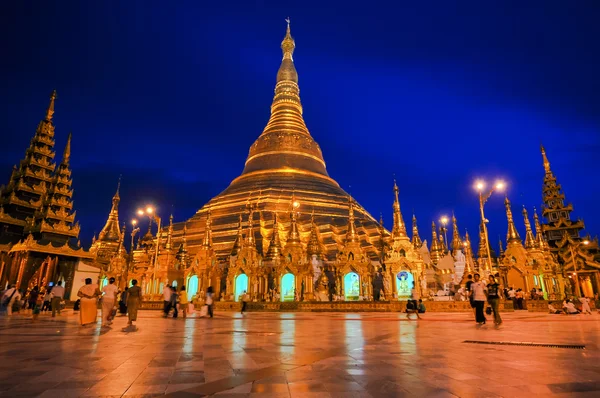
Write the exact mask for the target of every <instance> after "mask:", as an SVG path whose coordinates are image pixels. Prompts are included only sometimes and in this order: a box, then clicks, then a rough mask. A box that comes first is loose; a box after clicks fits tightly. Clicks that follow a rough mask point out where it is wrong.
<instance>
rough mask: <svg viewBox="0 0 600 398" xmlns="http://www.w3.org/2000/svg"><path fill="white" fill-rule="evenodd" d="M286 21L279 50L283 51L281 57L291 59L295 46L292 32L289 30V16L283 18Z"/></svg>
mask: <svg viewBox="0 0 600 398" xmlns="http://www.w3.org/2000/svg"><path fill="white" fill-rule="evenodd" d="M285 22H287V29H286V31H285V37H284V38H283V41H282V42H281V51H283V59H290V60H292V61H293V58H292V55H294V49H295V48H296V42H295V41H294V38H293V37H292V32H291V30H290V17H287V18H286V19H285Z"/></svg>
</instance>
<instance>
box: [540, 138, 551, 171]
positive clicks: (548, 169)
mask: <svg viewBox="0 0 600 398" xmlns="http://www.w3.org/2000/svg"><path fill="white" fill-rule="evenodd" d="M540 149H541V151H542V159H543V160H544V170H545V171H546V173H547V174H548V173H551V171H550V162H549V161H548V157H547V156H546V149H545V148H544V145H540Z"/></svg>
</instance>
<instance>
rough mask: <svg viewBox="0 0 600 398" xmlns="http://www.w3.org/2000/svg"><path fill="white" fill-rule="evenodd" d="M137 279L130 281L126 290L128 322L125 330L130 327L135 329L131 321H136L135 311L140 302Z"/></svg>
mask: <svg viewBox="0 0 600 398" xmlns="http://www.w3.org/2000/svg"><path fill="white" fill-rule="evenodd" d="M137 283H138V282H137V280H135V279H134V280H132V281H131V287H130V288H129V289H128V290H127V315H128V316H129V322H127V328H125V329H123V330H127V329H129V328H132V329H134V330H135V326H134V325H133V322H135V321H137V312H138V308H139V307H140V304H141V302H142V289H141V288H140V287H139V286H138V285H137Z"/></svg>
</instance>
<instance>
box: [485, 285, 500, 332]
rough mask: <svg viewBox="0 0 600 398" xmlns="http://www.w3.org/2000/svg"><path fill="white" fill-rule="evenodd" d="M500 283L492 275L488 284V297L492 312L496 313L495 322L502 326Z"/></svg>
mask: <svg viewBox="0 0 600 398" xmlns="http://www.w3.org/2000/svg"><path fill="white" fill-rule="evenodd" d="M500 294H501V293H500V284H499V283H498V281H497V279H496V278H494V277H493V276H491V275H490V281H489V283H488V285H487V299H488V303H489V304H490V306H491V307H492V313H493V314H494V324H495V325H496V326H500V325H501V324H502V318H501V317H500V311H499V309H498V306H499V304H500V298H501V297H500Z"/></svg>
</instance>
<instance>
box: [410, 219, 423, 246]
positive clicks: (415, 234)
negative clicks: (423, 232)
mask: <svg viewBox="0 0 600 398" xmlns="http://www.w3.org/2000/svg"><path fill="white" fill-rule="evenodd" d="M412 244H413V247H414V248H415V249H420V248H421V246H423V241H422V240H421V237H420V236H419V228H418V227H417V216H415V215H414V214H413V216H412Z"/></svg>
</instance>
